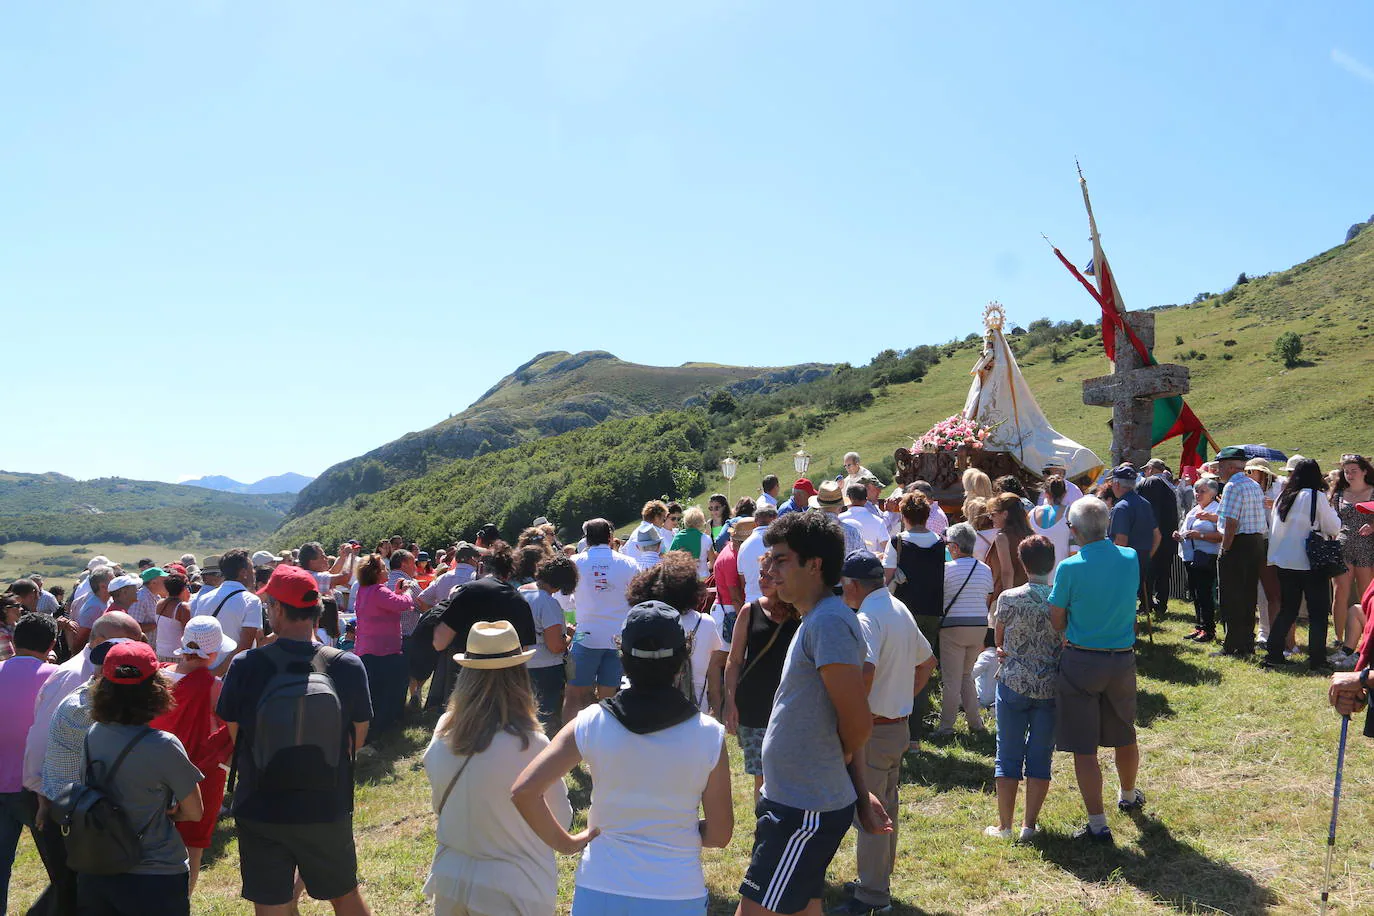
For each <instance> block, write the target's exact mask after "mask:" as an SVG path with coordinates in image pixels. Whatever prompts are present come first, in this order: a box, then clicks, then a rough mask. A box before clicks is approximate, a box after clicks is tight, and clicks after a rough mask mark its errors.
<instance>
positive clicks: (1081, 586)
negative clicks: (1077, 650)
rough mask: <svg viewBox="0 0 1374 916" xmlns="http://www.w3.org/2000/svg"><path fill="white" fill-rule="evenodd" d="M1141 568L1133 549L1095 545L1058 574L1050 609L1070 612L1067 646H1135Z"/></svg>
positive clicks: (1104, 543)
mask: <svg viewBox="0 0 1374 916" xmlns="http://www.w3.org/2000/svg"><path fill="white" fill-rule="evenodd" d="M1139 589H1140V564H1139V562H1138V561H1137V560H1136V553H1135V551H1134V550H1132V549H1131V548H1129V547H1118V546H1116V545H1115V544H1113V543H1112V542H1111V541H1107V540H1102V541H1094V542H1093V543H1091V544H1088V545H1087V546H1086V547H1084V548H1083V549H1081V550H1080V551H1079V552H1078V553H1076V554H1074V555H1073V556H1071V557H1069V558H1068V559H1067V560H1065V561H1064V562H1062V563H1060V564H1059V566H1058V568H1056V569H1055V571H1054V588H1053V589H1052V590H1051V591H1050V604H1052V605H1053V606H1054V607H1062V608H1064V609H1065V610H1067V611H1068V612H1069V628H1068V631H1067V632H1066V633H1065V634H1064V635H1065V636H1066V637H1067V638H1068V640H1069V642H1071V643H1073V644H1074V645H1075V646H1082V647H1083V648H1085V649H1129V648H1131V647H1132V646H1134V645H1135V612H1136V600H1137V598H1138V595H1139Z"/></svg>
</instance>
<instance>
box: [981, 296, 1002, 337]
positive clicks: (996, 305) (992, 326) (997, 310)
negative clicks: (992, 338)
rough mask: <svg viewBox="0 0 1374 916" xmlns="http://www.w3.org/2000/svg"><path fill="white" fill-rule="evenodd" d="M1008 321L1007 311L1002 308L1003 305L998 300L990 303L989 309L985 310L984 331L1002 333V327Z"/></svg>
mask: <svg viewBox="0 0 1374 916" xmlns="http://www.w3.org/2000/svg"><path fill="white" fill-rule="evenodd" d="M1006 320H1007V310H1006V309H1004V308H1002V303H1000V302H997V301H996V300H994V301H992V302H989V303H988V306H987V308H985V309H983V329H984V330H985V331H1000V330H1002V325H1003V324H1004V323H1005V322H1006Z"/></svg>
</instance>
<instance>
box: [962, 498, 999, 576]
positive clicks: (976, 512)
mask: <svg viewBox="0 0 1374 916" xmlns="http://www.w3.org/2000/svg"><path fill="white" fill-rule="evenodd" d="M964 520H965V521H967V522H968V523H969V524H970V525H972V526H973V531H974V534H975V536H976V537H975V544H974V548H973V556H974V557H976V558H977V559H978V560H980V561H983V562H987V556H988V551H989V550H992V545H993V544H994V543H996V541H997V535H999V534H1001V533H1002V532H1001V529H999V528H998V527H997V526H996V525H994V524H993V522H992V500H990V499H983V498H982V497H981V496H975V497H974V498H973V499H967V500H964Z"/></svg>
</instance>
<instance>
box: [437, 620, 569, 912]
mask: <svg viewBox="0 0 1374 916" xmlns="http://www.w3.org/2000/svg"><path fill="white" fill-rule="evenodd" d="M465 648H466V651H464V652H460V653H458V654H457V655H454V656H453V660H454V662H456V663H457V664H458V665H459V669H458V677H457V680H456V682H455V684H454V688H453V693H452V694H451V695H450V696H449V701H448V708H447V710H446V711H445V712H444V714H443V716H442V717H440V719H439V724H438V725H437V726H436V727H435V729H434V737H433V739H431V741H430V742H429V747H428V748H426V749H425V755H424V763H425V775H427V776H428V777H429V787H430V798H431V801H432V803H433V805H434V811H435V816H436V818H437V819H438V824H437V825H436V827H435V831H434V833H435V840H436V842H437V846H436V848H435V850H434V861H433V863H432V864H431V865H430V867H429V876H428V877H427V878H426V879H425V887H424V893H425V896H427V897H429V898H431V899H432V900H433V901H434V913H435V916H505V914H516V916H547V914H549V913H552V912H554V910H555V909H556V908H557V906H558V866H557V864H556V863H555V861H554V855H553V850H551V849H550V848H549V847H548V846H546V845H545V844H544V843H543V842H542V841H541V840H540V839H539V837H538V836H537V835H536V834H535V832H534V831H533V830H531V829H530V827H529V825H527V824H526V823H525V821H524V819H523V818H522V817H521V816H520V813H519V812H518V811H517V810H516V809H515V806H514V805H513V804H511V797H510V788H511V776H512V774H515V773H520V772H523V771H524V769H525V767H526V766H528V765H529V764H530V762H531V761H533V760H534V759H535V757H537V756H538V755H539V752H540V751H542V750H544V748H545V747H547V746H548V744H549V739H548V738H546V737H544V732H543V730H542V729H541V728H540V727H539V720H538V719H537V718H536V712H535V703H534V691H533V689H532V688H531V686H530V677H529V672H528V671H526V670H525V663H526V662H527V661H529V659H530V657H531V656H533V655H534V650H533V649H522V648H521V646H520V637H519V635H518V634H517V633H516V632H515V627H514V626H512V625H511V624H510V623H509V622H508V621H505V620H498V621H496V622H494V623H489V622H487V621H480V622H478V623H475V624H473V626H472V629H471V630H470V631H468V638H467V646H466V647H465ZM542 795H543V800H544V801H545V802H546V803H547V804H548V806H549V810H550V811H551V812H552V813H553V816H554V818H556V819H557V820H558V823H559V824H560V825H570V824H571V823H572V808H571V806H570V805H569V804H568V790H567V787H566V786H565V785H564V784H563V781H562V780H561V779H560V780H555V781H554V782H552V783H550V784H549V786H548V787H547V788H546V789H545V790H544V792H543V793H542Z"/></svg>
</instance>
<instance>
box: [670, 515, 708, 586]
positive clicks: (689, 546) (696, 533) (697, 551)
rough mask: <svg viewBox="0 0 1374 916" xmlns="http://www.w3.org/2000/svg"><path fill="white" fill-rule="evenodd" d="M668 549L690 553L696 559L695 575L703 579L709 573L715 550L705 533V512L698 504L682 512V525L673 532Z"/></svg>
mask: <svg viewBox="0 0 1374 916" xmlns="http://www.w3.org/2000/svg"><path fill="white" fill-rule="evenodd" d="M668 549H669V550H683V551H686V552H687V553H690V554H691V555H692V556H693V557H695V558H696V561H697V575H698V576H700V577H701V578H702V579H703V580H705V578H706V577H707V576H708V575H710V571H711V562H712V561H713V560H714V559H715V558H716V551H715V549H714V548H713V547H712V546H711V536H710V535H709V534H707V533H706V513H705V512H702V511H701V508H700V507H699V506H691V507H690V508H688V509H687V511H686V512H684V513H682V527H681V528H678V529H677V531H676V532H675V533H674V534H673V542H672V544H671V545H670V546H669V547H668Z"/></svg>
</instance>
